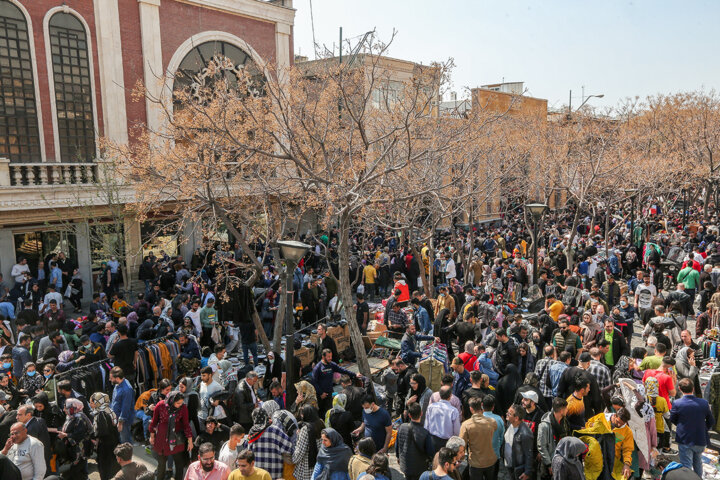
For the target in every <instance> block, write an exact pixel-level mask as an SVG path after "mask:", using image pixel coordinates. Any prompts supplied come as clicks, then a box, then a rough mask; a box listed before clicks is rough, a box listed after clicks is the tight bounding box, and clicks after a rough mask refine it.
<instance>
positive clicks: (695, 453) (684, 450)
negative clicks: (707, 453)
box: [678, 444, 705, 478]
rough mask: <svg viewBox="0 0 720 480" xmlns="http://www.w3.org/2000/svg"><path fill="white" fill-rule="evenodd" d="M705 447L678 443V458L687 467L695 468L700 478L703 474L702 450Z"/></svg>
mask: <svg viewBox="0 0 720 480" xmlns="http://www.w3.org/2000/svg"><path fill="white" fill-rule="evenodd" d="M703 450H705V447H704V446H702V445H681V444H678V460H679V462H680V463H682V464H683V465H685V466H686V467H687V468H692V469H693V470H695V473H697V474H698V475H699V476H700V478H702V476H703V466H702V452H703Z"/></svg>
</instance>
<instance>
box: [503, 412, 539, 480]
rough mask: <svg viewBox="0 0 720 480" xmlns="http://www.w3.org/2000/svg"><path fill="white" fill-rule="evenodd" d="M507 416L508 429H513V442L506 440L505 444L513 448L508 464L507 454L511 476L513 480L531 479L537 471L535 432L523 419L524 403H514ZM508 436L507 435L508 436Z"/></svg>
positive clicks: (505, 446)
mask: <svg viewBox="0 0 720 480" xmlns="http://www.w3.org/2000/svg"><path fill="white" fill-rule="evenodd" d="M505 418H506V419H507V421H508V430H509V429H511V428H512V429H513V431H514V432H515V433H514V434H513V440H512V443H509V442H508V441H507V440H505V445H504V446H503V447H504V448H505V449H506V450H505V451H506V452H507V449H508V448H509V449H511V452H512V453H511V455H510V460H511V462H510V463H509V464H508V462H507V458H508V455H507V454H505V466H506V467H507V468H508V470H509V471H510V478H512V479H513V480H530V479H531V478H533V476H534V473H535V458H534V455H533V446H534V440H533V434H532V432H531V431H530V428H528V426H527V424H526V423H525V422H524V421H523V419H524V418H525V410H524V409H523V407H522V405H518V404H513V405H511V406H510V408H508V411H507V414H506V415H505ZM506 438H507V437H506Z"/></svg>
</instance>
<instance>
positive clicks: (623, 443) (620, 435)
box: [585, 413, 635, 480]
mask: <svg viewBox="0 0 720 480" xmlns="http://www.w3.org/2000/svg"><path fill="white" fill-rule="evenodd" d="M593 427H600V428H602V427H604V430H606V431H612V432H613V433H614V434H615V465H613V478H615V479H616V480H621V479H622V478H623V475H622V469H623V464H624V463H627V464H628V465H632V452H633V449H634V448H635V442H634V440H633V434H632V430H630V427H628V426H627V425H625V426H624V427H620V428H613V427H612V425H610V422H609V421H608V419H607V417H606V416H605V414H604V413H598V414H597V415H595V416H594V417H592V418H591V419H590V420H588V421H587V424H586V425H585V428H586V429H588V430H589V429H594V428H593Z"/></svg>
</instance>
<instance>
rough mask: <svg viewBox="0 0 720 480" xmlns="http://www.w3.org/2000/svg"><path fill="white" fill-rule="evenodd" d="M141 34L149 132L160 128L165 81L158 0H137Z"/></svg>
mask: <svg viewBox="0 0 720 480" xmlns="http://www.w3.org/2000/svg"><path fill="white" fill-rule="evenodd" d="M138 4H139V8H140V33H141V36H142V54H143V74H144V75H143V80H144V83H145V89H146V98H145V109H146V112H147V126H148V128H149V129H150V131H151V132H158V131H160V129H161V128H162V125H163V120H162V109H161V107H160V104H159V102H160V99H161V95H162V89H163V85H164V83H165V70H164V69H163V61H162V49H161V48H160V45H161V41H162V39H161V36H160V0H138Z"/></svg>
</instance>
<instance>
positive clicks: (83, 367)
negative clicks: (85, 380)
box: [53, 358, 112, 402]
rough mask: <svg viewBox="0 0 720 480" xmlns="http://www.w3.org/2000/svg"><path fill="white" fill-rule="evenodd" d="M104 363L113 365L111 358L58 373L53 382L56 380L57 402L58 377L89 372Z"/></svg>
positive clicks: (56, 393)
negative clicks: (83, 371) (82, 371)
mask: <svg viewBox="0 0 720 480" xmlns="http://www.w3.org/2000/svg"><path fill="white" fill-rule="evenodd" d="M103 363H110V364H112V362H111V361H110V359H109V358H103V359H102V360H97V361H95V362H92V363H88V364H87V365H81V366H79V367H73V368H71V369H70V370H65V371H64V372H61V373H56V374H55V376H54V377H53V380H55V401H56V402H57V399H58V390H57V384H58V377H64V376H65V375H68V374H70V373H77V372H79V371H81V370H88V369H90V368H92V367H95V366H98V365H102V364H103Z"/></svg>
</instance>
